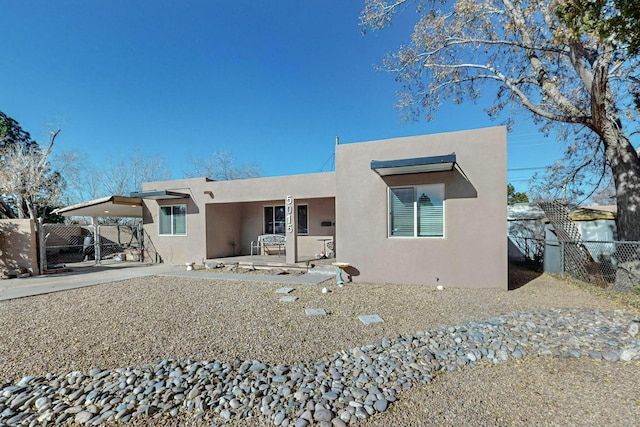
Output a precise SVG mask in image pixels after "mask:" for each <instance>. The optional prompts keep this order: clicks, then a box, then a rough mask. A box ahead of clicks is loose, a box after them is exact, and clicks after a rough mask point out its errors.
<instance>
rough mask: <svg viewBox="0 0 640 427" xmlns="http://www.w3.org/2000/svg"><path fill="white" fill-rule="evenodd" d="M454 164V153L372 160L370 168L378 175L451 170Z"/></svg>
mask: <svg viewBox="0 0 640 427" xmlns="http://www.w3.org/2000/svg"><path fill="white" fill-rule="evenodd" d="M455 164H456V154H455V153H451V154H446V155H443V156H431V157H414V158H411V159H399V160H372V161H371V169H372V170H374V171H376V172H377V173H378V175H380V176H387V175H402V174H408V173H425V172H442V171H451V170H453V167H454V166H455Z"/></svg>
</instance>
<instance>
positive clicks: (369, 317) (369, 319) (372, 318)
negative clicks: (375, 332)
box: [358, 314, 384, 325]
mask: <svg viewBox="0 0 640 427" xmlns="http://www.w3.org/2000/svg"><path fill="white" fill-rule="evenodd" d="M358 319H360V321H361V322H362V323H364V324H365V325H369V324H371V323H383V322H384V320H383V319H382V317H380V316H378V315H377V314H363V315H361V316H358Z"/></svg>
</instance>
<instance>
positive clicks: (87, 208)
mask: <svg viewBox="0 0 640 427" xmlns="http://www.w3.org/2000/svg"><path fill="white" fill-rule="evenodd" d="M53 213H55V214H58V215H62V216H90V217H94V218H97V217H112V218H142V199H141V198H139V197H126V196H108V197H103V198H100V199H95V200H91V201H89V202H84V203H78V204H77V205H72V206H67V207H65V208H60V209H56V210H54V211H53Z"/></svg>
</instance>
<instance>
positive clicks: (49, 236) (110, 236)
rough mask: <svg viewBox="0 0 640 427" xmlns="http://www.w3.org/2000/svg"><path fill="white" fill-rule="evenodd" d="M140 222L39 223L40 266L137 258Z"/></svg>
mask: <svg viewBox="0 0 640 427" xmlns="http://www.w3.org/2000/svg"><path fill="white" fill-rule="evenodd" d="M141 229H142V224H141V223H134V224H132V225H89V226H86V225H67V224H40V227H39V240H40V264H41V265H40V268H41V270H42V271H45V270H51V269H56V268H61V267H64V266H67V265H68V264H74V263H80V262H91V263H94V264H96V265H97V264H105V263H111V262H121V261H140V260H142V254H143V243H142V242H143V239H141V238H140V236H141V235H142V234H141Z"/></svg>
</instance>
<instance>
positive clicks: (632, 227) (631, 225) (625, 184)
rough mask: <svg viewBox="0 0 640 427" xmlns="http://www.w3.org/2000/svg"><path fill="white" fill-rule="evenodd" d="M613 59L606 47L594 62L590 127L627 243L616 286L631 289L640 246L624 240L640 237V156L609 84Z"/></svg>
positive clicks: (637, 278)
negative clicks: (608, 167)
mask: <svg viewBox="0 0 640 427" xmlns="http://www.w3.org/2000/svg"><path fill="white" fill-rule="evenodd" d="M612 61H613V50H612V49H610V48H607V47H604V48H603V49H602V53H601V54H600V55H599V57H598V59H597V60H596V61H595V62H594V64H593V81H592V85H591V117H592V121H591V123H590V128H591V129H592V130H593V131H594V132H596V133H597V134H598V135H599V136H600V138H601V139H602V142H603V144H604V148H605V154H606V156H607V159H608V160H609V164H610V165H611V172H612V173H613V179H614V182H615V187H616V205H617V216H616V226H617V230H618V240H621V241H623V243H619V244H618V245H617V248H616V260H617V262H618V263H617V269H616V281H615V283H614V284H613V287H612V289H614V290H618V291H631V290H632V289H633V287H634V286H638V285H640V251H639V249H640V247H639V246H638V244H637V243H636V244H631V243H624V242H625V241H628V242H631V241H633V242H639V241H640V159H638V153H637V152H636V150H635V149H634V148H633V145H631V142H630V141H629V138H627V136H626V135H625V133H624V131H623V129H622V123H621V121H620V114H619V112H618V110H617V109H616V106H615V102H614V100H615V95H614V94H612V93H611V91H610V89H609V86H608V83H609V75H608V74H609V67H610V66H611V64H612Z"/></svg>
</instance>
